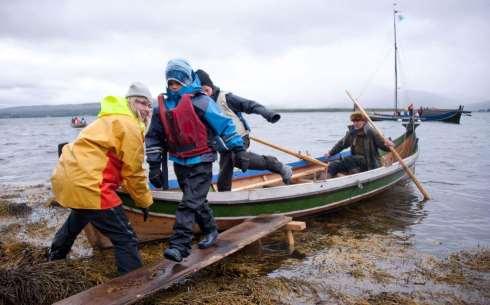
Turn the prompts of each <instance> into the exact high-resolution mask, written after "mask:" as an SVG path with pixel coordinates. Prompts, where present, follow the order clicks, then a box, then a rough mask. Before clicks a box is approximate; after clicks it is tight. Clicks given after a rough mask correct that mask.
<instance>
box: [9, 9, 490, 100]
mask: <svg viewBox="0 0 490 305" xmlns="http://www.w3.org/2000/svg"><path fill="white" fill-rule="evenodd" d="M143 2H144V4H143ZM397 3H398V5H397V7H398V9H399V10H400V11H401V14H402V15H403V16H404V19H403V20H402V21H400V22H399V23H398V29H399V31H398V37H399V48H400V56H401V68H402V73H401V75H400V77H401V87H402V88H408V89H411V90H420V91H427V92H431V93H434V94H438V95H442V96H445V97H448V98H452V99H457V100H461V101H463V102H464V101H471V102H479V101H482V100H488V99H490V98H489V97H490V86H489V84H488V83H489V79H490V77H489V75H490V63H489V54H490V46H489V45H490V39H489V37H490V18H489V17H490V1H489V0H481V1H479V0H467V1H462V0H459V1H456V0H448V1H442V0H441V1H430V0H403V1H397ZM392 4H393V1H391V0H372V1H362V0H359V1H348V0H347V1H346V0H342V1H341V0H339V1H332V0H329V1H326V0H318V1H316V0H303V1H289V0H278V1H268V0H257V1H255V0H247V1H230V0H227V1H225V0H221V1H214V0H212V1H203V0H201V1H190V0H181V1H178V2H177V1H126V0H117V1H103V0H97V1H93V0H84V1H50V0H44V1H34V0H33V1H23V0H16V1H12V0H0V20H2V24H1V26H0V69H1V74H0V106H1V107H7V106H18V105H35V104H60V103H82V102H96V101H98V100H100V98H101V97H102V96H104V95H108V94H120V95H123V94H124V93H125V91H126V88H127V86H128V85H129V83H130V82H132V81H135V80H139V81H142V82H144V83H146V84H148V86H149V87H150V89H151V91H152V93H153V94H154V95H156V94H158V93H159V92H162V91H164V87H165V81H164V68H165V65H166V62H167V61H168V60H169V59H171V58H175V57H181V58H186V59H187V60H188V61H189V62H190V63H191V65H192V66H193V68H194V69H198V68H203V69H204V70H207V71H208V72H209V73H210V75H211V77H212V79H213V81H214V82H215V84H217V85H219V86H220V87H221V88H223V89H225V90H229V91H233V92H234V93H236V94H238V95H241V96H243V97H247V98H251V99H255V100H257V101H259V102H261V103H263V104H266V105H269V106H276V107H328V106H333V105H336V106H337V105H345V106H349V105H350V103H348V100H347V98H346V95H345V93H344V90H345V89H349V90H350V91H351V92H352V93H353V94H354V95H356V96H358V95H360V94H362V95H361V99H363V98H365V99H367V100H369V99H371V100H372V99H373V98H375V97H377V96H389V95H392V91H393V89H392V88H393V45H392V43H393V19H392V8H393V5H392Z"/></svg>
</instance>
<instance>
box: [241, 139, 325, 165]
mask: <svg viewBox="0 0 490 305" xmlns="http://www.w3.org/2000/svg"><path fill="white" fill-rule="evenodd" d="M249 138H250V140H253V141H255V142H258V143H261V144H264V145H267V146H269V147H272V148H274V149H277V150H280V151H282V152H285V153H287V154H290V155H292V156H295V157H298V158H300V159H302V160H305V161H309V162H311V163H315V164H317V165H321V166H323V167H328V163H325V162H322V161H320V160H317V159H315V158H312V157H310V156H306V155H303V154H300V153H297V152H295V151H292V150H290V149H287V148H284V147H281V146H277V145H275V144H272V143H269V142H267V141H264V140H261V139H257V138H256V137H252V136H249Z"/></svg>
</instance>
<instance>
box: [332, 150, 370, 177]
mask: <svg viewBox="0 0 490 305" xmlns="http://www.w3.org/2000/svg"><path fill="white" fill-rule="evenodd" d="M366 170H367V166H366V159H365V158H364V156H360V155H354V156H348V157H345V158H342V159H340V160H335V161H332V162H330V163H328V175H329V176H330V177H334V176H335V175H337V174H338V173H343V174H351V173H354V172H364V171H366Z"/></svg>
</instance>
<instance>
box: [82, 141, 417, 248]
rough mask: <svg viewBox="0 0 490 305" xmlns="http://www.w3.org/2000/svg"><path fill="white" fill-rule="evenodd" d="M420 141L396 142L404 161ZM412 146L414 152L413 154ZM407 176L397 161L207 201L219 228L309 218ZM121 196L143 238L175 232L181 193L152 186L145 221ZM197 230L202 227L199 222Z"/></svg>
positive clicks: (97, 237) (215, 195)
mask: <svg viewBox="0 0 490 305" xmlns="http://www.w3.org/2000/svg"><path fill="white" fill-rule="evenodd" d="M416 146H417V143H416V139H415V138H411V139H409V140H408V141H405V142H404V143H403V144H402V145H399V147H397V150H398V151H399V153H401V154H402V156H403V155H409V156H408V157H407V158H405V160H404V161H405V163H406V164H407V165H408V166H409V167H411V168H414V166H415V161H416V159H417V157H418V151H417V149H416ZM409 151H411V152H413V153H411V154H410V153H409ZM384 158H385V160H386V162H388V163H391V162H392V161H393V157H392V156H391V153H390V154H387V155H386V156H385V157H384ZM305 164H306V163H305ZM314 166H316V165H308V166H305V168H307V169H308V168H311V167H314ZM406 177H407V176H406V173H405V172H404V170H403V168H402V167H401V165H400V164H399V163H398V162H396V163H393V164H391V165H389V166H384V167H380V168H377V169H374V170H371V171H367V172H362V173H358V174H355V175H349V176H344V177H339V178H335V179H328V180H316V181H311V182H307V183H301V184H294V185H287V186H284V185H283V186H277V187H271V188H261V189H252V190H245V191H234V192H233V191H232V192H210V193H209V194H208V202H209V206H210V207H211V209H212V210H213V212H214V216H215V219H216V222H217V225H218V227H219V229H220V230H226V229H228V228H230V227H232V226H234V225H237V224H239V223H241V222H242V221H244V220H246V219H249V218H252V217H256V216H258V215H263V214H282V215H287V216H291V217H305V216H310V215H315V214H320V213H324V212H326V211H328V210H331V209H335V208H338V207H342V206H345V205H348V204H352V203H354V202H358V201H360V200H363V199H366V198H369V197H372V196H375V195H376V194H379V193H381V192H383V191H385V190H387V189H389V188H390V187H391V186H393V185H394V184H396V183H397V182H399V181H400V180H402V179H404V178H406ZM120 196H121V198H122V200H123V204H124V208H125V210H126V214H127V216H128V218H129V220H130V222H131V224H132V225H133V228H134V229H135V231H136V234H137V235H138V238H139V240H140V241H142V242H145V241H153V240H159V239H165V238H167V237H169V236H170V235H171V233H172V231H173V225H174V223H175V211H176V209H177V205H178V204H179V202H180V200H181V197H182V193H181V192H177V191H154V192H153V197H154V204H153V205H152V206H151V210H150V217H149V219H148V221H147V222H143V216H142V213H141V211H140V210H139V209H138V208H136V206H135V205H134V202H133V201H132V200H131V198H130V197H129V196H128V195H127V194H126V193H120ZM85 231H86V235H87V237H88V239H89V241H90V243H91V244H92V245H93V246H95V247H99V248H107V247H111V243H110V241H109V240H108V239H107V238H106V237H104V236H103V235H101V234H100V233H99V232H97V231H96V230H94V229H93V228H92V227H87V229H86V230H85ZM195 231H196V232H197V231H198V228H197V226H196V227H195Z"/></svg>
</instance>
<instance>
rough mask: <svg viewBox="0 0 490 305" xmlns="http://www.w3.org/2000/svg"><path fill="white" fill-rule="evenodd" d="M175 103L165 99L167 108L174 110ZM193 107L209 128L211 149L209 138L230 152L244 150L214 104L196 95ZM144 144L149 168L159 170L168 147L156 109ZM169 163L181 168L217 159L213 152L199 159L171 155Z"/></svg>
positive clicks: (172, 100) (198, 94)
mask: <svg viewBox="0 0 490 305" xmlns="http://www.w3.org/2000/svg"><path fill="white" fill-rule="evenodd" d="M177 104H178V102H175V99H168V100H165V106H166V107H167V109H173V108H175V107H176V106H177ZM192 104H193V106H194V110H195V111H196V114H197V115H198V116H199V118H200V119H201V120H202V121H203V123H204V124H205V125H206V126H207V128H208V130H207V131H208V135H210V146H211V147H212V148H213V149H215V147H213V144H212V138H215V137H221V139H222V140H223V142H224V143H225V145H226V146H227V147H228V149H229V150H243V149H244V148H243V145H244V144H243V139H242V138H241V137H240V135H239V134H238V133H237V132H236V129H235V125H234V124H233V121H232V120H231V119H230V118H229V117H227V116H225V115H223V114H222V113H221V111H220V110H219V108H218V107H217V105H216V104H215V103H214V101H213V100H212V99H211V98H209V97H208V96H206V95H205V94H202V93H197V94H195V95H194V96H193V97H192ZM145 145H146V158H147V162H148V164H149V165H150V168H151V167H159V166H160V164H161V162H162V161H164V159H165V158H164V156H163V154H166V151H167V146H166V141H165V132H164V129H163V125H162V122H161V121H160V117H159V109H158V106H157V107H155V108H154V109H153V115H152V118H151V123H150V128H149V130H148V133H147V134H146V137H145ZM170 160H172V161H174V162H177V163H179V164H181V165H194V164H198V163H202V162H213V161H215V160H216V152H215V151H213V152H211V153H204V154H202V155H199V156H194V157H190V158H178V157H176V156H170Z"/></svg>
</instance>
